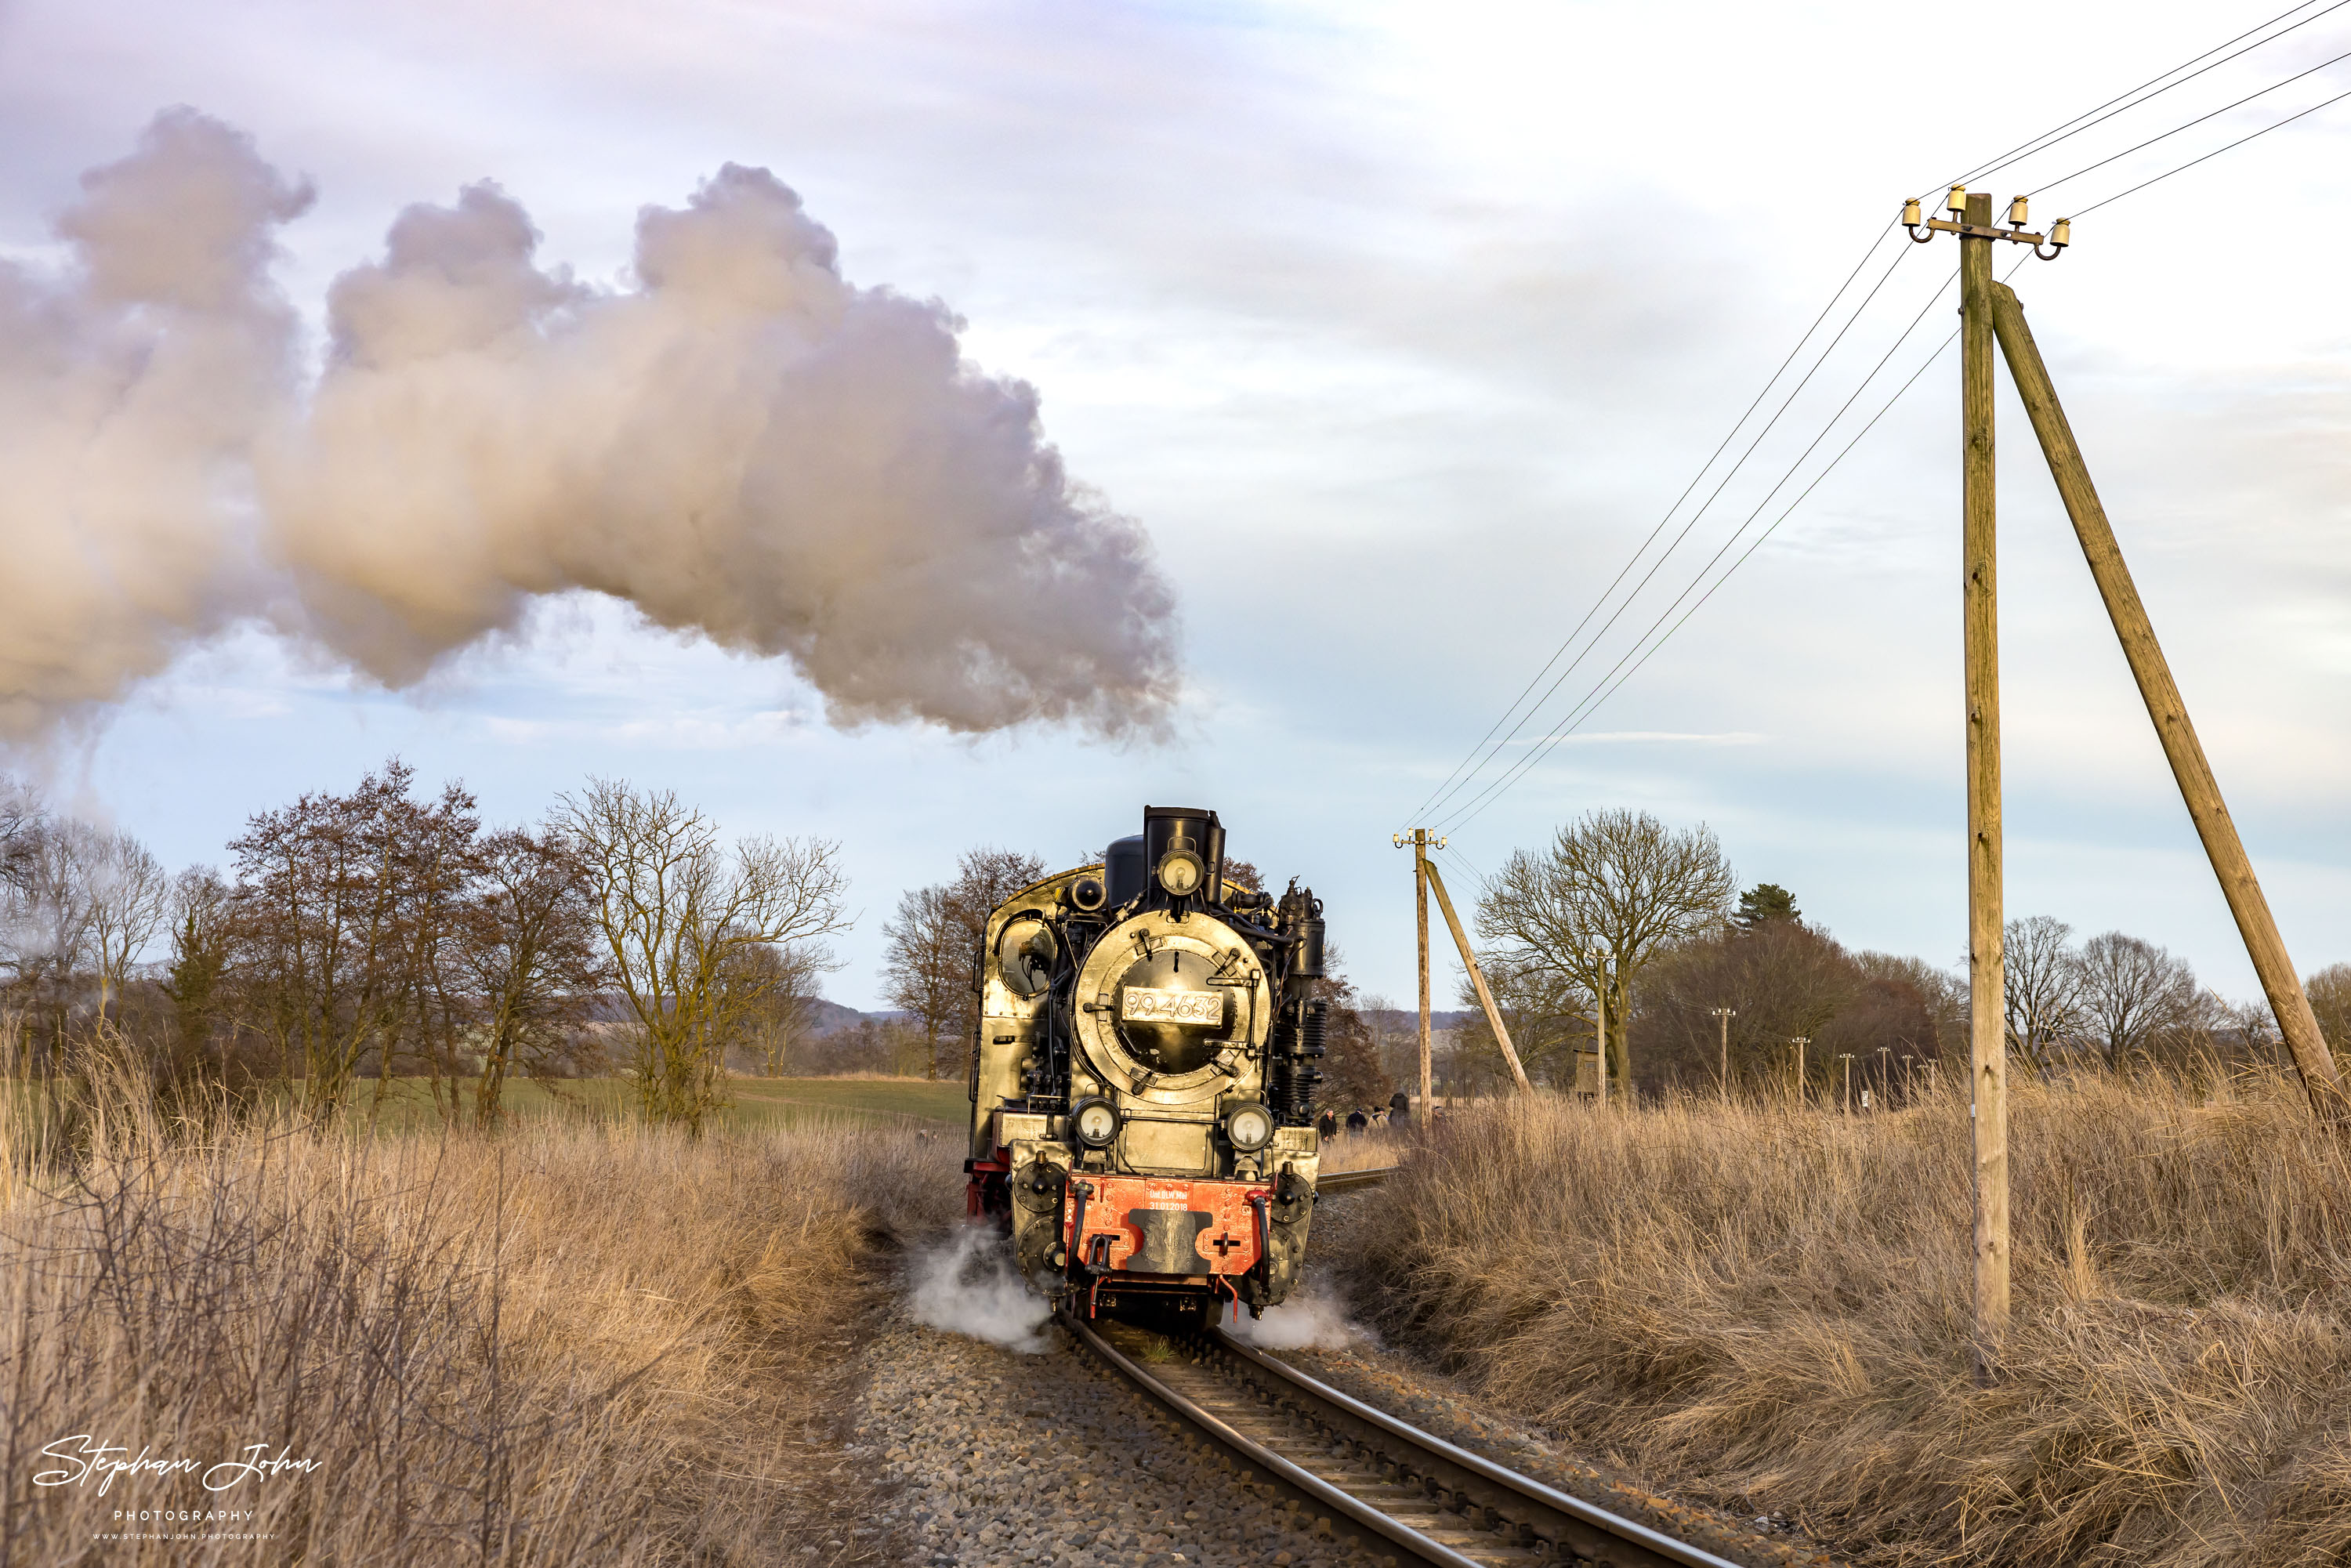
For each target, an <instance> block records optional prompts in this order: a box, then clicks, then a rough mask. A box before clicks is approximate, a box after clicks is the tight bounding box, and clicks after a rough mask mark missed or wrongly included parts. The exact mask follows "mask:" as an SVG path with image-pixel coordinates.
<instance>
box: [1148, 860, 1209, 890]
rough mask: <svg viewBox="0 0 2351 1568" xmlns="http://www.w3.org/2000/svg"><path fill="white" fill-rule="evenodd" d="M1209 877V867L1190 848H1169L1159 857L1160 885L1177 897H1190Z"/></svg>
mask: <svg viewBox="0 0 2351 1568" xmlns="http://www.w3.org/2000/svg"><path fill="white" fill-rule="evenodd" d="M1207 878H1208V868H1207V866H1206V865H1204V864H1202V863H1201V862H1200V857H1199V856H1198V855H1196V854H1194V853H1193V852H1191V851H1190V850H1169V851H1168V852H1166V853H1165V854H1164V855H1161V856H1160V857H1159V885H1160V886H1162V887H1164V888H1165V889H1166V890H1167V892H1168V893H1169V894H1170V895H1172V896H1174V897H1176V898H1185V897H1188V896H1189V895H1191V894H1194V893H1196V892H1198V891H1199V887H1200V884H1201V883H1203V882H1206V881H1207Z"/></svg>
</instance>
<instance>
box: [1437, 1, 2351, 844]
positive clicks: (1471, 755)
mask: <svg viewBox="0 0 2351 1568" xmlns="http://www.w3.org/2000/svg"><path fill="white" fill-rule="evenodd" d="M2346 3H2351V0H2346ZM1895 228H1896V225H1893V224H1888V225H1886V226H1885V227H1884V228H1882V229H1880V230H1878V231H1877V233H1876V234H1875V235H1871V236H1870V240H1869V243H1868V245H1866V246H1864V247H1863V248H1862V253H1861V259H1860V260H1859V261H1856V262H1855V263H1854V267H1853V270H1852V271H1851V272H1849V273H1847V274H1846V275H1845V279H1844V282H1843V283H1840V284H1839V285H1837V288H1836V292H1835V293H1834V294H1832V295H1831V296H1829V302H1828V303H1827V304H1826V305H1823V307H1821V313H1820V314H1819V315H1817V316H1815V317H1813V321H1812V325H1810V326H1809V327H1806V328H1805V329H1804V333H1803V336H1802V337H1801V338H1798V339H1797V340H1796V343H1795V346H1794V347H1793V348H1792V349H1790V350H1788V353H1787V357H1786V358H1784V359H1782V361H1780V364H1779V368H1778V369H1776V370H1774V371H1772V372H1771V379H1770V380H1768V381H1766V382H1764V383H1763V387H1762V390H1761V391H1760V392H1757V393H1756V394H1755V398H1754V401H1753V402H1750V403H1749V404H1748V405H1747V407H1746V409H1745V411H1744V412H1742V413H1740V416H1739V418H1738V419H1737V420H1735V421H1733V422H1732V423H1731V426H1730V429H1729V431H1728V432H1727V433H1725V434H1724V435H1723V438H1722V440H1721V441H1720V442H1719V443H1718V444H1716V446H1715V449H1714V450H1713V451H1712V452H1711V453H1709V454H1708V455H1707V459H1706V461H1705V462H1704V463H1702V464H1700V465H1698V471H1697V472H1696V473H1694V474H1692V475H1691V476H1690V480H1689V483H1688V484H1687V485H1685V486H1682V493H1681V494H1680V495H1678V496H1677V497H1674V503H1673V505H1672V506H1670V507H1667V508H1666V509H1665V512H1664V513H1663V515H1661V516H1660V517H1658V518H1657V523H1656V527H1655V528H1651V529H1650V530H1649V534H1648V537H1647V538H1645V539H1643V540H1642V541H1641V543H1640V545H1639V547H1638V548H1637V549H1635V550H1634V551H1633V553H1632V554H1631V555H1630V556H1628V557H1627V558H1625V564H1624V566H1623V567H1621V568H1620V569H1618V570H1617V573H1616V575H1615V577H1614V578H1613V579H1611V580H1610V581H1609V584H1608V586H1607V587H1606V588H1604V589H1603V590H1602V591H1601V592H1600V596H1599V597H1598V598H1597V599H1595V600H1593V601H1592V608H1590V609H1589V610H1586V611H1585V612H1583V620H1581V621H1579V622H1576V623H1575V626H1574V628H1573V630H1572V631H1570V632H1568V634H1567V635H1566V636H1565V637H1564V638H1562V639H1561V641H1560V644H1559V646H1558V647H1557V648H1556V649H1554V650H1553V651H1552V655H1551V657H1550V658H1548V659H1546V660H1544V661H1543V665H1542V668H1541V669H1539V670H1537V671H1536V672H1535V673H1534V674H1533V675H1532V676H1531V677H1530V678H1529V679H1528V681H1527V684H1526V685H1525V686H1524V688H1522V689H1521V690H1520V693H1519V695H1517V696H1515V697H1513V698H1511V699H1510V706H1509V707H1507V708H1505V709H1504V710H1503V711H1502V716H1500V717H1499V718H1497V719H1496V720H1495V721H1494V723H1493V725H1492V727H1489V729H1488V730H1487V731H1486V733H1485V734H1484V735H1482V736H1480V737H1478V740H1477V741H1476V743H1475V744H1473V745H1472V746H1471V747H1469V750H1468V755H1467V756H1465V757H1463V758H1462V759H1461V760H1460V761H1459V762H1458V763H1456V764H1454V767H1453V771H1452V772H1451V773H1448V774H1447V775H1446V777H1445V779H1444V782H1442V783H1440V784H1439V785H1437V788H1436V789H1432V790H1431V791H1429V794H1428V797H1427V799H1426V800H1422V801H1421V803H1420V804H1419V805H1417V806H1416V807H1414V808H1413V809H1412V810H1411V811H1410V812H1409V813H1407V814H1406V816H1405V821H1407V822H1410V821H1413V820H1414V819H1415V818H1417V817H1419V816H1421V815H1422V814H1423V813H1425V812H1426V811H1428V810H1431V809H1432V808H1433V807H1435V806H1436V805H1437V804H1439V803H1440V802H1441V801H1442V800H1444V798H1445V796H1446V792H1447V789H1449V788H1450V787H1451V785H1452V783H1453V780H1454V779H1456V778H1458V776H1459V775H1460V772H1461V769H1462V768H1467V767H1468V766H1469V765H1470V763H1471V762H1472V761H1473V760H1474V759H1476V758H1477V757H1478V754H1479V751H1480V750H1481V749H1483V748H1484V747H1485V745H1486V743H1487V742H1488V741H1489V740H1491V739H1492V738H1493V737H1494V734H1495V731H1497V730H1499V729H1500V728H1501V727H1502V726H1503V725H1505V724H1507V723H1509V722H1510V716H1511V715H1513V714H1515V713H1517V712H1518V709H1519V704H1520V703H1521V702H1524V701H1525V700H1526V695H1527V693H1528V692H1531V691H1532V690H1534V689H1535V686H1536V685H1537V684H1538V683H1539V682H1541V679H1542V678H1543V676H1545V675H1547V674H1550V673H1551V669H1552V665H1553V664H1557V663H1559V661H1560V658H1561V656H1562V655H1563V654H1564V653H1566V652H1567V651H1568V649H1569V648H1570V647H1572V646H1573V645H1574V643H1575V639H1576V638H1577V637H1578V636H1579V635H1581V634H1582V632H1583V628H1584V627H1585V626H1587V625H1589V624H1590V623H1591V622H1592V618H1593V616H1594V615H1597V614H1598V613H1600V609H1601V606H1603V605H1604V604H1606V603H1607V602H1608V601H1609V598H1610V597H1611V596H1612V595H1613V594H1614V592H1615V591H1616V587H1617V585H1618V584H1619V583H1621V582H1623V581H1624V580H1625V576H1626V574H1627V573H1629V572H1631V571H1632V570H1633V569H1634V568H1635V567H1636V566H1638V565H1639V564H1640V563H1641V558H1642V557H1643V556H1645V555H1646V554H1647V553H1648V550H1649V547H1650V546H1651V545H1653V544H1655V543H1656V539H1657V536H1658V535H1659V534H1661V533H1663V532H1665V531H1666V525H1667V524H1668V523H1670V522H1672V521H1673V520H1674V514H1675V513H1677V512H1678V511H1680V510H1681V507H1682V504H1683V503H1684V502H1685V501H1687V500H1688V499H1689V498H1690V496H1691V495H1692V494H1693V493H1694V492H1695V491H1696V490H1697V489H1698V486H1699V485H1701V484H1703V483H1704V482H1705V480H1706V476H1707V475H1708V473H1709V472H1711V471H1712V469H1713V467H1714V465H1715V464H1717V463H1718V462H1719V461H1721V459H1722V455H1723V454H1724V453H1725V452H1727V451H1729V449H1730V444H1731V443H1732V442H1734V441H1736V440H1738V439H1739V433H1740V431H1741V430H1743V429H1745V428H1746V427H1747V422H1748V421H1749V420H1750V419H1752V418H1754V417H1755V411H1756V410H1757V409H1759V408H1761V407H1762V406H1763V400H1764V399H1766V398H1768V397H1770V396H1771V389H1772V388H1773V387H1775V386H1778V385H1779V384H1780V378H1781V377H1782V376H1784V375H1786V374H1787V373H1788V368H1789V367H1790V366H1791V365H1793V364H1794V363H1795V362H1796V360H1797V358H1798V357H1799V356H1800V355H1802V352H1803V351H1804V345H1805V344H1807V343H1809V342H1811V341H1812V340H1813V334H1814V333H1816V332H1818V331H1819V330H1820V329H1821V323H1823V321H1826V320H1827V319H1829V317H1830V315H1831V314H1832V313H1833V312H1834V310H1835V309H1836V307H1837V302H1838V301H1839V300H1841V299H1843V298H1844V297H1845V294H1846V291H1847V290H1849V289H1851V288H1852V287H1853V285H1854V280H1855V278H1857V277H1860V276H1861V274H1862V269H1863V268H1865V267H1867V266H1868V265H1869V258H1870V257H1871V256H1875V255H1876V253H1877V248H1878V246H1880V245H1881V244H1882V243H1883V242H1884V241H1885V239H1886V235H1890V234H1892V233H1893V232H1894V230H1895ZM1899 259H1900V254H1899V253H1897V255H1896V260H1897V261H1898V260H1899ZM1888 270H1889V271H1890V270H1891V269H1890V268H1889V269H1888ZM1880 281H1881V285H1882V282H1883V280H1882V279H1881V280H1880ZM1875 292H1876V291H1875V290H1873V291H1872V294H1873V296H1874V295H1875ZM1846 325H1847V327H1848V328H1849V327H1850V326H1851V322H1848V323H1847V324H1846ZM1840 336H1842V333H1840ZM1834 347H1835V343H1834V342H1832V343H1831V344H1830V348H1831V349H1834ZM1825 353H1826V350H1823V357H1825ZM1818 368H1819V367H1818V366H1817V365H1815V366H1814V369H1815V370H1817V369H1818ZM1798 390H1799V391H1801V390H1802V387H1801V385H1800V386H1799V388H1798ZM1782 412H1785V405H1784V404H1783V405H1782ZM1775 417H1776V416H1775ZM1770 432H1771V427H1770V426H1769V425H1766V426H1765V427H1764V432H1763V434H1770ZM1752 450H1753V448H1752V446H1751V445H1750V448H1749V451H1750V453H1751V452H1752ZM1744 460H1745V455H1742V456H1741V462H1744ZM1737 471H1738V470H1737V468H1736V467H1735V466H1734V468H1733V469H1732V472H1733V473H1734V474H1735V473H1736V472H1737ZM1701 509H1702V508H1701ZM1668 553H1670V552H1668Z"/></svg>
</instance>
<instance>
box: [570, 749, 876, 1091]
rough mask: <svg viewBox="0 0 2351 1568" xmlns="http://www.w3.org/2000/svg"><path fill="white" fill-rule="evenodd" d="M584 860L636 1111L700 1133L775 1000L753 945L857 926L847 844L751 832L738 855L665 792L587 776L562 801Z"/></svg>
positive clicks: (701, 818) (811, 937)
mask: <svg viewBox="0 0 2351 1568" xmlns="http://www.w3.org/2000/svg"><path fill="white" fill-rule="evenodd" d="M560 820H561V822H562V825H563V826H564V828H565V829H566V831H569V834H570V835H571V837H572V840H573V841H574V842H575V843H576V844H577V845H578V847H579V852H580V857H581V859H582V860H583V861H584V862H585V863H586V866H587V868H588V876H589V890H590V902H591V906H592V908H593V911H594V915H595V919H596V923H597V926H598V928H599V930H600V931H601V933H602V936H603V940H604V946H605V954H606V957H607V959H608V961H609V963H610V965H611V974H612V981H613V984H615V985H617V986H618V987H619V988H620V991H621V994H622V998H624V999H625V1000H626V1002H627V1004H628V1009H629V1012H630V1015H631V1017H632V1020H633V1022H634V1025H635V1041H634V1043H635V1047H636V1061H635V1063H634V1068H635V1073H636V1082H637V1098H638V1104H639V1107H640V1108H641V1109H642V1110H643V1113H644V1114H645V1115H646V1117H647V1118H648V1119H649V1120H653V1121H663V1122H671V1123H674V1124H678V1125H681V1126H684V1127H685V1128H686V1129H688V1130H689V1131H692V1132H695V1133H699V1132H700V1130H701V1128H702V1124H703V1121H704V1119H705V1117H706V1116H707V1115H708V1114H709V1113H710V1112H711V1111H712V1110H713V1109H714V1108H716V1105H717V1103H718V1101H719V1094H718V1086H719V1080H720V1077H721V1074H722V1072H723V1071H724V1064H725V1053H726V1041H727V1040H730V1039H732V1038H735V1037H736V1036H737V1034H739V1032H740V1031H741V1030H742V1027H743V1024H744V1020H745V1019H746V1018H747V1015H748V1013H749V1012H750V1010H751V1009H755V1008H757V1007H758V1005H759V1004H760V1003H761V1001H762V1000H763V999H764V998H765V996H766V994H767V993H766V992H765V991H764V990H763V989H762V988H761V987H760V985H759V984H758V983H757V982H756V980H751V981H747V980H746V978H745V976H746V969H745V967H744V966H743V964H742V963H741V962H740V959H739V955H740V953H741V952H742V950H743V949H745V948H747V947H754V946H779V945H785V944H791V943H804V942H811V941H815V940H818V939H820V938H821V937H824V936H829V935H831V934H832V933H834V932H839V931H844V930H847V929H848V928H849V926H850V925H851V923H852V922H851V918H850V917H849V916H848V915H847V914H846V913H845V912H844V909H843V906H842V902H841V900H842V896H843V894H845V893H846V892H847V890H848V879H847V877H846V876H845V875H844V874H843V873H842V872H841V867H840V846H839V845H838V844H836V843H833V842H831V841H829V840H824V839H805V840H802V839H783V840H776V839H768V838H753V839H744V840H741V841H738V842H737V844H736V846H735V848H734V849H733V851H732V852H728V851H727V850H726V849H725V848H724V847H723V846H722V845H721V844H720V843H719V841H718V832H717V830H716V827H715V826H713V825H712V823H711V822H710V821H709V820H708V819H706V818H705V817H704V816H703V815H702V813H701V812H700V811H698V810H693V809H691V808H689V807H686V806H684V805H681V804H680V803H679V801H678V800H677V797H676V796H675V795H674V794H673V793H671V792H670V791H667V790H660V791H653V790H641V789H635V788H633V787H632V786H630V785H628V784H625V783H622V782H619V781H617V780H611V779H591V780H590V781H589V784H588V786H587V788H586V789H582V790H580V792H579V793H578V794H576V795H567V796H565V797H563V801H562V809H561V812H560Z"/></svg>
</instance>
